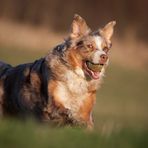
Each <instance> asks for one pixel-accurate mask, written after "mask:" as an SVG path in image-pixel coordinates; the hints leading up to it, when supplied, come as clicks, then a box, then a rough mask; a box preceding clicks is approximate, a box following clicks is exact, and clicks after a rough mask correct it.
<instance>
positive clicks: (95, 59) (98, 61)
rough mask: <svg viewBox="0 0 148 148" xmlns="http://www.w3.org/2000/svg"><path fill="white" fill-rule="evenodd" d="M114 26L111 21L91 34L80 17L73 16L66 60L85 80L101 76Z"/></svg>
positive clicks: (106, 61)
mask: <svg viewBox="0 0 148 148" xmlns="http://www.w3.org/2000/svg"><path fill="white" fill-rule="evenodd" d="M115 24H116V22H115V21H111V22H109V23H108V24H107V25H105V27H103V28H102V29H98V30H97V31H95V32H92V31H91V29H90V28H89V27H88V25H87V24H86V22H85V20H84V19H83V18H82V17H80V16H79V15H75V16H74V19H73V22H72V26H71V33H70V36H69V38H68V40H67V42H68V47H67V50H66V52H67V53H68V58H67V60H68V62H69V63H70V64H71V65H72V66H73V67H75V68H78V67H79V68H80V69H81V70H82V72H83V73H84V75H85V76H86V77H87V78H90V79H99V78H100V76H101V75H102V74H103V72H104V69H105V67H106V65H107V64H108V60H109V59H108V52H109V50H110V48H111V46H112V44H111V37H112V35H113V31H114V25H115ZM80 73H81V72H80Z"/></svg>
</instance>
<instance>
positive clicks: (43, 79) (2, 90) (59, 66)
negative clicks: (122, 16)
mask: <svg viewBox="0 0 148 148" xmlns="http://www.w3.org/2000/svg"><path fill="white" fill-rule="evenodd" d="M115 24H116V22H115V21H111V22H109V23H108V24H107V25H105V26H104V27H103V28H102V29H98V30H97V31H95V32H92V31H91V29H90V28H89V27H88V25H87V24H86V21H85V20H84V19H83V18H82V17H81V16H79V15H77V14H76V15H75V16H74V18H73V22H72V25H71V31H70V35H69V36H68V38H67V39H66V40H65V41H64V42H63V43H61V44H59V45H57V46H56V47H55V48H54V49H52V50H50V52H49V53H48V54H47V55H46V56H45V57H44V58H41V59H39V60H36V61H35V62H33V63H27V64H22V65H18V66H16V67H13V66H11V65H9V64H6V63H3V62H0V114H1V116H4V117H5V116H10V117H20V118H26V117H28V116H33V117H35V118H36V119H38V120H39V121H43V122H47V123H53V124H55V125H60V126H61V125H74V126H86V127H88V128H93V118H92V110H93V106H94V103H95V101H96V91H97V89H98V87H99V86H100V84H101V81H102V78H103V75H104V72H105V69H106V67H107V65H108V61H109V58H108V52H109V50H110V49H111V46H112V43H111V37H112V35H113V31H114V26H115Z"/></svg>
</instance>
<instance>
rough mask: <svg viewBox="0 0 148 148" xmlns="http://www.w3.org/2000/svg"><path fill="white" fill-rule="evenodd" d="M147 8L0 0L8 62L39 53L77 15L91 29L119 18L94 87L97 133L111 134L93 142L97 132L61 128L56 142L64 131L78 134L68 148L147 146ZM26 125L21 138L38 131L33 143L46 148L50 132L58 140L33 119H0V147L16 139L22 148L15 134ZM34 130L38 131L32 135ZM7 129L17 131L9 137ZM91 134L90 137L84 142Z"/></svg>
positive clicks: (135, 1) (135, 3) (93, 1)
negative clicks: (100, 81)
mask: <svg viewBox="0 0 148 148" xmlns="http://www.w3.org/2000/svg"><path fill="white" fill-rule="evenodd" d="M147 7H148V1H147V0H0V60H2V61H5V62H8V63H10V64H12V65H17V64H20V63H26V62H30V61H34V60H35V59H37V58H40V57H43V56H44V55H46V54H47V53H48V51H49V50H50V49H52V48H53V47H54V46H55V45H57V44H59V43H60V42H62V41H63V39H64V38H66V37H67V36H68V32H69V31H70V25H71V22H72V19H73V16H74V14H75V13H77V14H79V15H81V16H82V17H83V18H85V20H86V21H87V24H88V25H89V26H90V27H91V28H92V30H95V29H98V28H100V27H103V26H104V25H105V24H106V23H108V22H109V21H111V20H116V21H117V25H116V27H115V34H114V37H113V47H112V50H111V52H110V57H111V58H110V65H109V67H108V70H107V72H106V76H105V78H104V83H103V85H102V87H101V89H100V90H99V91H98V94H97V102H96V105H95V109H94V121H95V131H96V133H97V134H98V133H99V135H100V133H101V137H100V138H102V135H105V137H106V136H110V138H109V140H107V141H104V143H103V144H102V143H98V141H97V140H98V135H93V136H94V137H95V139H96V141H95V140H94V139H92V138H91V137H89V136H86V135H85V136H84V135H83V134H82V135H81V134H80V133H77V132H74V133H73V131H72V132H71V131H69V130H68V131H67V130H65V131H61V133H60V134H61V135H60V136H61V137H60V136H59V137H58V139H59V141H61V142H67V141H66V140H65V139H63V135H64V136H65V137H66V138H69V140H73V139H75V137H78V138H76V139H75V141H74V142H73V143H72V145H69V146H71V147H74V146H77V147H79V143H81V142H82V145H85V147H90V146H92V147H97V146H100V145H101V146H102V147H105V144H106V142H107V145H106V146H107V147H108V146H110V147H140V148H142V146H143V147H145V145H146V144H147V140H145V139H146V138H148V132H146V131H147V129H148V91H147V89H148V68H147V67H148V44H147V42H148V29H147V27H148V18H147ZM34 124H35V123H33V125H34ZM24 127H25V128H26V129H28V130H26V131H25V132H24V131H23V133H24V136H26V137H29V135H30V138H29V139H30V144H31V145H32V142H31V141H33V140H34V141H36V138H37V137H38V136H37V135H38V134H39V135H42V138H41V139H40V140H41V141H42V142H40V140H39V141H38V143H39V144H37V145H35V146H36V147H40V146H41V145H42V144H43V143H44V142H45V143H44V144H43V146H47V147H48V144H49V143H48V142H47V141H48V138H47V136H52V134H53V133H54V136H55V137H54V136H53V138H57V137H56V134H58V133H56V132H57V131H56V132H55V131H52V132H51V133H52V134H51V135H50V134H49V133H48V130H47V129H48V128H45V129H46V130H47V131H46V130H43V131H42V132H41V129H42V128H40V127H38V126H37V125H36V126H32V122H31V123H29V124H27V125H20V124H19V123H14V122H13V124H11V122H9V121H5V122H2V121H0V131H1V132H0V145H1V146H2V147H6V146H7V147H9V146H10V145H11V146H12V145H13V146H14V147H15V146H16V145H17V144H18V143H17V139H18V138H19V141H20V145H21V146H22V144H23V146H24V147H25V144H26V143H25V142H24V140H23V138H21V136H19V137H18V135H20V133H22V128H24ZM125 129H128V130H125ZM30 130H31V132H30ZM34 130H36V131H37V133H36V132H35V133H34ZM9 131H12V132H14V133H15V134H14V135H13V136H10V135H9ZM45 131H46V132H45ZM116 132H118V133H119V134H118V136H117V137H118V138H119V139H118V142H119V143H118V142H117V141H116V138H117V137H116V135H114V134H115V133H116ZM8 135H9V136H8ZM31 135H33V136H31ZM67 135H71V136H70V137H69V136H68V137H67ZM78 135H79V136H78ZM83 136H84V139H85V140H86V141H87V142H86V141H85V140H84V139H83ZM22 137H23V136H22ZM32 137H34V138H32ZM45 137H46V138H45ZM96 137H97V138H96ZM120 137H121V139H120ZM89 138H90V139H91V141H89V140H87V139H89ZM124 138H125V139H126V140H125V139H124ZM37 139H38V138H37ZM82 139H83V140H82ZM2 140H3V141H5V142H2ZM103 140H104V139H103ZM138 140H139V141H138ZM7 141H9V142H10V143H9V144H8V142H7ZM43 141H44V142H43ZM50 141H51V142H53V141H55V140H49V142H50ZM83 142H84V143H83ZM24 143H25V144H24ZM55 143H56V141H55ZM7 144H8V145H7ZM28 144H29V143H28ZM75 144H78V145H75ZM23 146H22V147H23ZM59 146H61V145H59ZM57 147H58V145H57ZM63 147H64V146H63Z"/></svg>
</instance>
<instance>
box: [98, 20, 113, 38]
mask: <svg viewBox="0 0 148 148" xmlns="http://www.w3.org/2000/svg"><path fill="white" fill-rule="evenodd" d="M115 25H116V21H111V22H109V23H108V24H106V25H105V27H104V28H102V29H100V30H99V33H100V35H101V36H103V37H104V38H105V39H107V40H110V39H111V37H112V35H113V32H114V26H115Z"/></svg>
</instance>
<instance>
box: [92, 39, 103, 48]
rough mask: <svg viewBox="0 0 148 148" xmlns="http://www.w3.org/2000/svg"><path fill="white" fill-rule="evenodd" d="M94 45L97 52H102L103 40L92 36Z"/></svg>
mask: <svg viewBox="0 0 148 148" xmlns="http://www.w3.org/2000/svg"><path fill="white" fill-rule="evenodd" d="M94 40H95V44H96V46H97V48H98V49H99V50H102V48H101V44H102V41H103V39H102V38H101V37H100V36H94Z"/></svg>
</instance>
